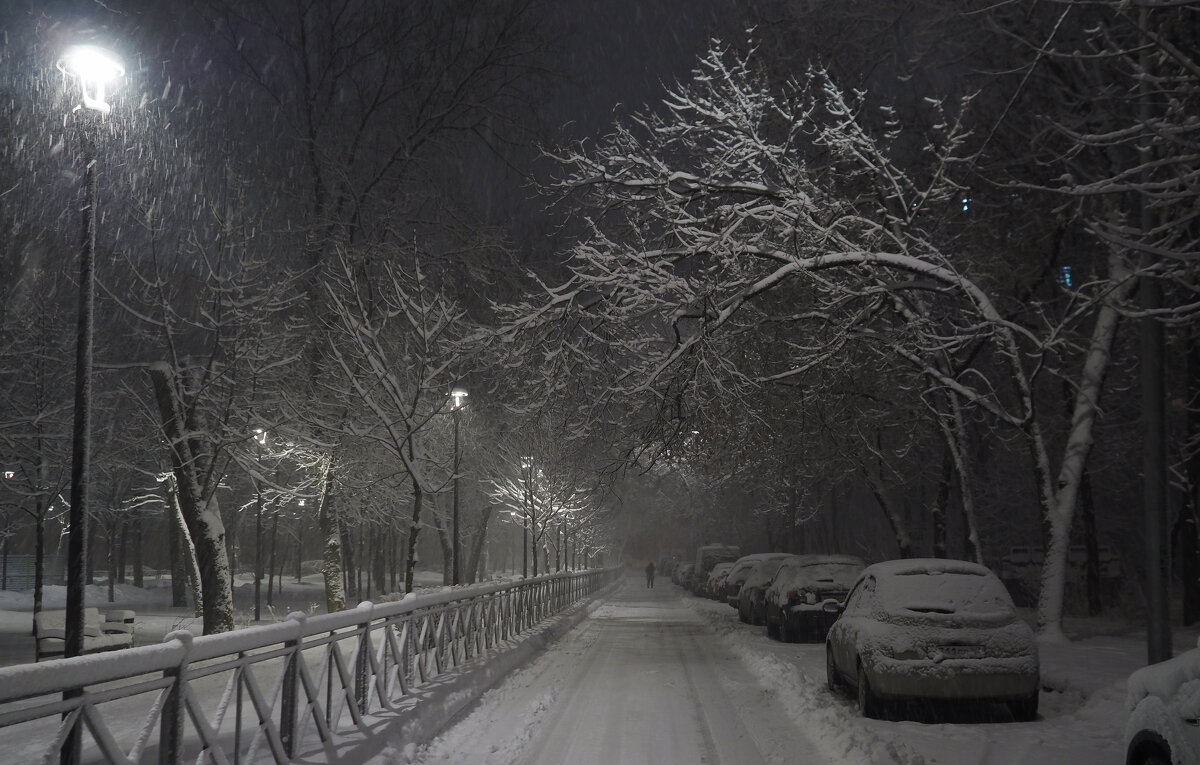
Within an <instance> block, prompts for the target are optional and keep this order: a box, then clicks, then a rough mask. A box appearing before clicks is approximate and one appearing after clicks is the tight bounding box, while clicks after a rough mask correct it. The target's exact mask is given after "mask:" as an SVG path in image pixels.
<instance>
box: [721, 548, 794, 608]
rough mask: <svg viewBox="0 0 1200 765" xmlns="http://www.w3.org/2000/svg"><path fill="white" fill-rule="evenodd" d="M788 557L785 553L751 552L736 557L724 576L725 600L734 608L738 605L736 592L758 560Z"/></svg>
mask: <svg viewBox="0 0 1200 765" xmlns="http://www.w3.org/2000/svg"><path fill="white" fill-rule="evenodd" d="M786 557H788V554H787V553H751V554H750V555H743V556H742V557H740V558H738V559H737V561H736V562H735V563H734V564H733V569H732V570H731V571H730V572H729V575H728V576H726V577H725V602H726V603H728V604H729V605H731V606H733V607H734V608H737V607H738V593H739V592H740V591H741V589H742V585H743V584H744V583H745V581H746V577H748V576H750V572H751V571H753V570H754V567H755V566H757V565H758V564H759V563H760V562H762V561H764V560H770V559H772V558H778V559H781V560H782V559H783V558H786Z"/></svg>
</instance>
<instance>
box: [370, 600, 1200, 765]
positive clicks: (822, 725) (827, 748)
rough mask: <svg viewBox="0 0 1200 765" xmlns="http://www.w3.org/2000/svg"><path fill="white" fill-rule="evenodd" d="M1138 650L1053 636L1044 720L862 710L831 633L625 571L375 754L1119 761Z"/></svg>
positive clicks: (496, 759) (942, 763)
mask: <svg viewBox="0 0 1200 765" xmlns="http://www.w3.org/2000/svg"><path fill="white" fill-rule="evenodd" d="M1193 642H1194V639H1193ZM1140 651H1141V643H1140V642H1139V640H1138V639H1137V637H1136V636H1134V637H1128V638H1105V637H1098V638H1095V639H1089V640H1084V641H1081V642H1078V643H1071V644H1064V645H1062V646H1045V647H1043V649H1042V673H1043V681H1044V682H1045V683H1046V684H1047V685H1048V686H1049V687H1051V688H1054V689H1055V690H1054V691H1047V692H1044V693H1043V694H1042V712H1041V716H1040V717H1039V719H1038V720H1036V721H1034V722H1028V723H1017V722H1011V721H1010V720H1005V719H1002V718H1001V719H994V718H990V717H988V716H986V715H984V716H982V717H981V716H979V715H977V714H975V713H967V712H964V713H963V714H961V715H957V714H956V715H952V716H954V717H961V718H962V719H956V720H953V721H947V720H940V721H939V720H926V721H919V720H909V719H901V720H890V721H889V720H865V719H863V718H862V717H861V716H860V715H859V714H858V712H857V710H856V709H855V707H854V703H853V701H852V700H851V699H849V698H847V697H845V696H842V695H834V694H831V693H830V692H829V691H827V690H826V689H825V673H824V651H823V648H822V646H821V645H820V644H783V643H779V642H778V641H774V640H769V639H767V638H766V637H765V636H764V635H763V630H762V628H761V627H750V626H749V625H745V624H742V623H740V622H739V621H738V619H737V615H736V612H735V611H734V610H733V609H731V608H729V607H728V606H726V605H725V604H723V603H714V602H712V601H707V600H701V599H697V598H693V597H691V596H689V595H686V594H684V593H683V592H682V591H681V590H680V589H679V588H677V587H675V586H673V585H671V584H670V583H669V582H662V583H660V584H659V586H658V588H656V589H654V590H648V589H646V588H645V587H644V586H643V585H642V581H641V579H640V578H636V577H629V578H627V579H625V580H624V582H623V583H622V584H621V585H620V587H619V589H618V590H616V592H615V593H614V594H613V595H611V596H609V597H607V598H605V600H604V602H603V603H602V604H601V605H599V606H598V607H597V608H596V610H595V611H594V613H593V614H592V615H591V617H590V618H588V619H586V620H584V621H583V622H582V623H581V624H580V625H579V626H578V627H576V628H575V629H574V630H572V631H571V632H570V633H568V634H567V635H566V636H565V637H563V638H562V639H561V640H559V641H558V642H557V643H555V644H554V645H553V646H552V647H551V648H550V649H549V650H548V651H546V652H545V653H543V654H542V655H541V656H539V657H538V658H536V659H535V660H534V661H532V662H531V663H530V664H528V665H527V666H525V667H523V668H521V669H519V670H517V671H515V672H514V673H512V674H511V675H510V676H509V677H508V678H506V679H505V680H504V681H503V682H502V683H501V684H500V685H499V686H497V687H496V688H494V689H493V690H491V691H489V692H487V693H486V694H484V696H483V698H482V699H481V700H480V702H479V703H478V704H476V705H475V706H474V707H473V708H472V709H471V711H470V712H469V714H468V715H467V716H466V717H465V718H463V719H461V720H459V721H458V722H457V723H456V724H454V725H452V726H450V727H449V728H447V729H446V730H444V731H443V733H442V734H441V735H440V736H439V737H438V738H436V739H434V740H433V741H432V742H431V743H430V744H429V746H428V747H426V748H424V749H421V750H419V751H418V750H417V749H416V747H414V746H412V745H411V744H410V745H408V747H407V748H405V749H404V751H396V750H395V749H388V750H386V751H384V752H383V753H382V756H379V757H376V758H375V759H373V760H372V762H373V763H396V762H408V763H420V765H433V764H434V763H455V764H456V765H457V764H459V763H485V764H486V765H525V764H526V763H554V764H555V765H561V764H563V763H570V765H589V764H590V763H604V764H605V765H610V764H611V763H623V764H624V765H638V764H641V763H645V764H646V765H650V764H651V763H653V764H654V765H695V764H696V763H706V764H713V763H727V764H728V763H739V764H740V763H784V762H787V763H837V765H893V764H897V765H1018V764H1020V765H1050V764H1051V763H1053V764H1054V765H1058V763H1063V762H1088V763H1090V765H1117V764H1118V763H1120V762H1122V761H1123V750H1124V743H1123V735H1122V728H1123V725H1124V720H1125V716H1126V713H1125V710H1124V708H1123V704H1122V701H1123V698H1124V676H1125V675H1126V674H1128V672H1129V671H1131V670H1132V669H1133V668H1136V667H1137V666H1139V665H1140V659H1139V658H1138V656H1139V654H1140Z"/></svg>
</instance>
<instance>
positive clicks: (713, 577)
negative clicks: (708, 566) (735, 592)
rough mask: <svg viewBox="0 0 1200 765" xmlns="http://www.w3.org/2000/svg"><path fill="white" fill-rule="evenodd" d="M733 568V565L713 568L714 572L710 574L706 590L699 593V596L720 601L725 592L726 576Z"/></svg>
mask: <svg viewBox="0 0 1200 765" xmlns="http://www.w3.org/2000/svg"><path fill="white" fill-rule="evenodd" d="M731 568H733V563H732V562H729V563H718V564H717V565H715V566H713V568H712V571H709V572H708V580H707V581H706V582H705V583H704V589H703V590H701V591H699V592H697V593H696V594H697V595H703V596H704V597H706V598H712V599H714V600H720V599H721V595H722V593H724V591H725V575H726V574H728V573H729V570H730V569H731Z"/></svg>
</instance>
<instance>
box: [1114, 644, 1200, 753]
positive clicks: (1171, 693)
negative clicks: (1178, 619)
mask: <svg viewBox="0 0 1200 765" xmlns="http://www.w3.org/2000/svg"><path fill="white" fill-rule="evenodd" d="M1125 705H1126V706H1127V707H1128V708H1129V720H1128V722H1127V723H1126V724H1125V741H1126V748H1125V763H1126V765H1171V764H1172V763H1200V726H1198V725H1197V724H1196V721H1197V720H1198V719H1200V648H1193V649H1192V650H1190V651H1188V652H1186V653H1182V654H1180V655H1179V656H1176V657H1175V658H1173V659H1168V660H1167V661H1164V662H1160V663H1158V664H1152V665H1150V666H1149V667H1143V668H1141V669H1139V670H1138V671H1137V672H1134V673H1133V674H1131V675H1130V676H1129V681H1128V682H1127V683H1126V696H1125Z"/></svg>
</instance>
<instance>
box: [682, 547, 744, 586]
mask: <svg viewBox="0 0 1200 765" xmlns="http://www.w3.org/2000/svg"><path fill="white" fill-rule="evenodd" d="M740 557H742V552H741V549H740V548H738V547H737V546H735V545H723V544H711V545H703V546H701V547H698V548H696V564H695V567H694V568H693V569H692V588H691V589H692V593H693V594H695V595H701V594H703V589H704V585H705V584H707V582H708V573H709V572H710V571H712V570H713V566H716V565H717V564H718V563H733V562H734V561H736V560H737V559H738V558H740Z"/></svg>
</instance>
